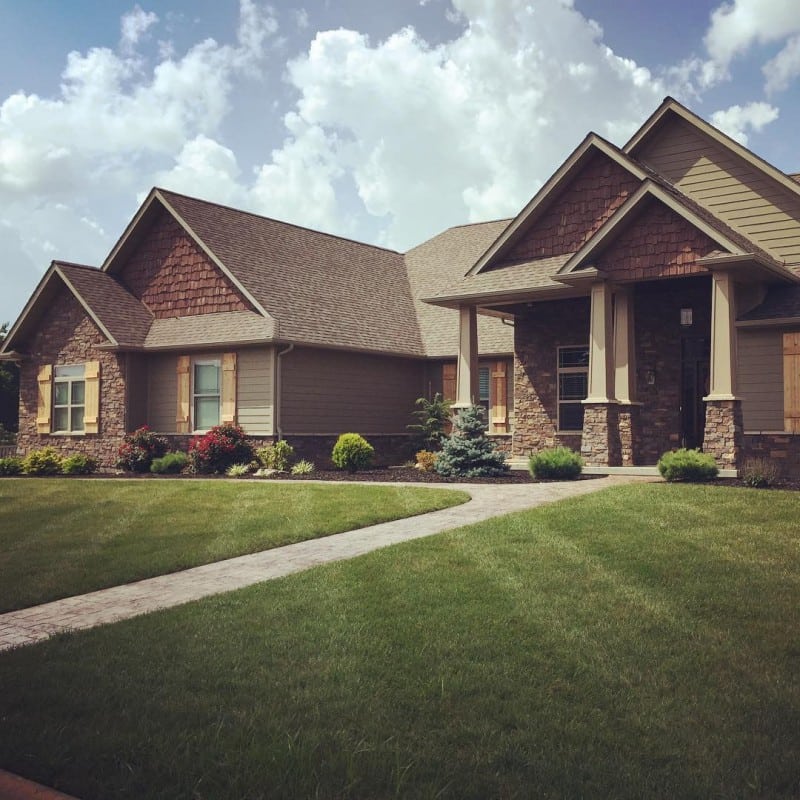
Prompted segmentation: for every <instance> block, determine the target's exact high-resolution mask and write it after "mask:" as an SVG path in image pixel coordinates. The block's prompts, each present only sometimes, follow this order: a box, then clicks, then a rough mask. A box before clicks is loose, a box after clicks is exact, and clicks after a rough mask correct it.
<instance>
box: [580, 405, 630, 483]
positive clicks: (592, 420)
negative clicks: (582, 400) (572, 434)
mask: <svg viewBox="0 0 800 800" xmlns="http://www.w3.org/2000/svg"><path fill="white" fill-rule="evenodd" d="M618 416H619V415H618V411H617V406H616V404H613V403H587V404H585V405H584V410H583V434H582V436H581V457H582V458H583V460H584V462H585V463H586V465H587V466H590V467H618V466H621V464H622V456H621V447H620V435H619V419H618Z"/></svg>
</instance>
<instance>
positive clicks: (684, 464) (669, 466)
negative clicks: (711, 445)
mask: <svg viewBox="0 0 800 800" xmlns="http://www.w3.org/2000/svg"><path fill="white" fill-rule="evenodd" d="M658 471H659V472H660V473H661V475H662V476H663V477H664V479H665V480H668V481H685V482H686V483H701V482H703V481H710V480H712V479H713V478H716V477H717V474H718V473H719V468H718V467H717V464H716V462H715V461H714V457H713V456H712V455H710V454H709V453H701V452H700V451H699V450H687V449H686V448H685V447H682V448H681V449H680V450H674V451H672V452H670V453H664V455H663V456H661V458H660V459H659V460H658Z"/></svg>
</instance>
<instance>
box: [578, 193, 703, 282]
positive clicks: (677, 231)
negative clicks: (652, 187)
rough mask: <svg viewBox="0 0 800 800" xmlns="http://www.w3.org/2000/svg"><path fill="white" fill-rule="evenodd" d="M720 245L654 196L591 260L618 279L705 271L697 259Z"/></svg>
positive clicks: (593, 263)
mask: <svg viewBox="0 0 800 800" xmlns="http://www.w3.org/2000/svg"><path fill="white" fill-rule="evenodd" d="M718 250H719V245H718V244H717V243H716V242H715V241H713V240H712V239H711V238H710V237H709V236H707V235H706V234H705V233H703V232H702V231H699V230H698V229H697V228H695V227H694V226H693V225H692V224H691V223H690V222H688V221H687V220H685V219H684V218H683V217H681V216H680V215H679V214H677V213H675V211H673V210H672V209H671V208H668V207H667V206H666V205H664V204H663V203H661V202H659V201H658V200H656V199H655V198H651V199H648V200H647V201H646V202H644V203H643V204H642V206H641V209H637V213H636V216H635V218H634V219H632V220H631V222H630V223H629V225H628V226H627V227H626V229H625V230H624V231H622V232H621V233H620V234H619V235H618V236H617V237H616V238H615V239H614V241H613V242H611V243H610V244H609V245H608V247H606V248H604V249H603V250H602V252H600V253H599V254H598V255H597V256H596V257H595V259H594V260H593V262H592V266H594V267H596V268H597V269H599V270H601V271H602V272H605V273H606V274H607V275H608V276H609V278H611V279H612V280H617V281H633V280H650V279H654V278H675V277H681V276H687V275H698V274H708V270H707V269H706V268H705V267H703V266H702V265H700V264H698V263H697V262H698V260H699V259H701V258H703V257H704V256H707V255H709V254H710V253H712V252H714V251H718Z"/></svg>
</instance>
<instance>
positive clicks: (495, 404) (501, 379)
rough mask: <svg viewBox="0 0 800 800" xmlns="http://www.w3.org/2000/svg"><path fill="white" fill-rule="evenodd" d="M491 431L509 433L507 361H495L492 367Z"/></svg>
mask: <svg viewBox="0 0 800 800" xmlns="http://www.w3.org/2000/svg"><path fill="white" fill-rule="evenodd" d="M491 377H492V380H491V386H490V389H491V406H490V409H491V410H490V424H491V427H490V430H491V432H492V433H507V432H508V374H507V364H506V362H505V361H495V362H494V364H492V367H491Z"/></svg>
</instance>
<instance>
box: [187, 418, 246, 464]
mask: <svg viewBox="0 0 800 800" xmlns="http://www.w3.org/2000/svg"><path fill="white" fill-rule="evenodd" d="M189 458H190V460H191V463H192V467H193V468H194V471H195V472H225V471H226V470H227V469H228V467H230V466H232V465H233V464H247V463H249V462H250V461H252V460H253V448H252V447H251V446H250V444H249V443H248V442H247V440H246V438H245V433H244V431H243V430H242V429H241V428H240V427H239V426H238V425H215V426H214V427H213V428H212V429H211V430H210V431H209V432H208V433H204V434H203V435H202V436H195V437H194V439H192V441H191V442H189Z"/></svg>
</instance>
